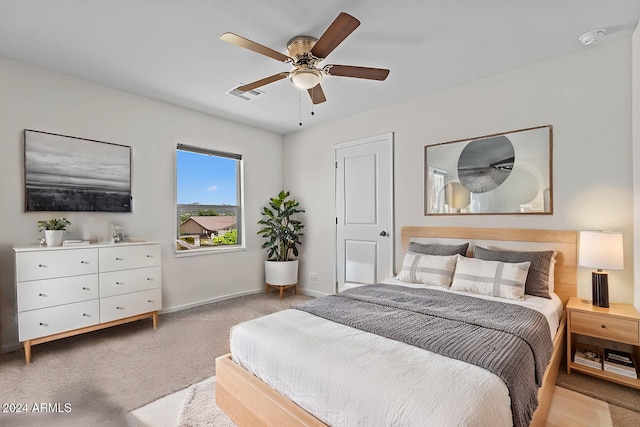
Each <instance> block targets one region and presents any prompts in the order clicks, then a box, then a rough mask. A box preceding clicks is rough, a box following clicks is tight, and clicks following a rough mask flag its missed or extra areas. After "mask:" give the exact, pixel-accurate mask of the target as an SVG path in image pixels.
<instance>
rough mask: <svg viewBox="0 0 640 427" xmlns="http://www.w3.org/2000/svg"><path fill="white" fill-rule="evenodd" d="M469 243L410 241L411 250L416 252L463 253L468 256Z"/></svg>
mask: <svg viewBox="0 0 640 427" xmlns="http://www.w3.org/2000/svg"><path fill="white" fill-rule="evenodd" d="M468 248H469V243H464V244H462V245H439V244H435V243H418V242H409V252H416V253H419V254H425V255H444V256H449V255H462V256H467V249H468Z"/></svg>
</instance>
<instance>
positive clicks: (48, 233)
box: [44, 230, 64, 246]
mask: <svg viewBox="0 0 640 427" xmlns="http://www.w3.org/2000/svg"><path fill="white" fill-rule="evenodd" d="M63 234H64V230H44V241H45V242H47V246H60V245H62V235H63Z"/></svg>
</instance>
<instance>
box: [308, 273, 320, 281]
mask: <svg viewBox="0 0 640 427" xmlns="http://www.w3.org/2000/svg"><path fill="white" fill-rule="evenodd" d="M317 281H318V273H309V283H316V282H317Z"/></svg>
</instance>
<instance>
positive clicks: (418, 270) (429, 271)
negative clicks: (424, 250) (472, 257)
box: [397, 252, 460, 287]
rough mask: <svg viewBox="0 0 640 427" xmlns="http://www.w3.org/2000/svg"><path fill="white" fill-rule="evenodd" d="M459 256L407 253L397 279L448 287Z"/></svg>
mask: <svg viewBox="0 0 640 427" xmlns="http://www.w3.org/2000/svg"><path fill="white" fill-rule="evenodd" d="M459 256H460V255H450V256H441V255H426V254H418V253H415V252H407V253H406V254H405V255H404V260H403V261H402V270H400V273H398V276H397V279H398V280H401V281H403V282H407V283H422V284H425V285H437V286H446V287H448V286H450V285H451V280H452V278H453V272H454V271H455V269H456V260H457V258H458V257H459Z"/></svg>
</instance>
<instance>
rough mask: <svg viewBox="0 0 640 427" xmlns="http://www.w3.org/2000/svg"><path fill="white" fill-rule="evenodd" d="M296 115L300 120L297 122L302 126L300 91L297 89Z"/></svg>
mask: <svg viewBox="0 0 640 427" xmlns="http://www.w3.org/2000/svg"><path fill="white" fill-rule="evenodd" d="M298 115H299V117H300V121H299V122H298V124H299V125H300V126H302V92H301V91H298Z"/></svg>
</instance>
